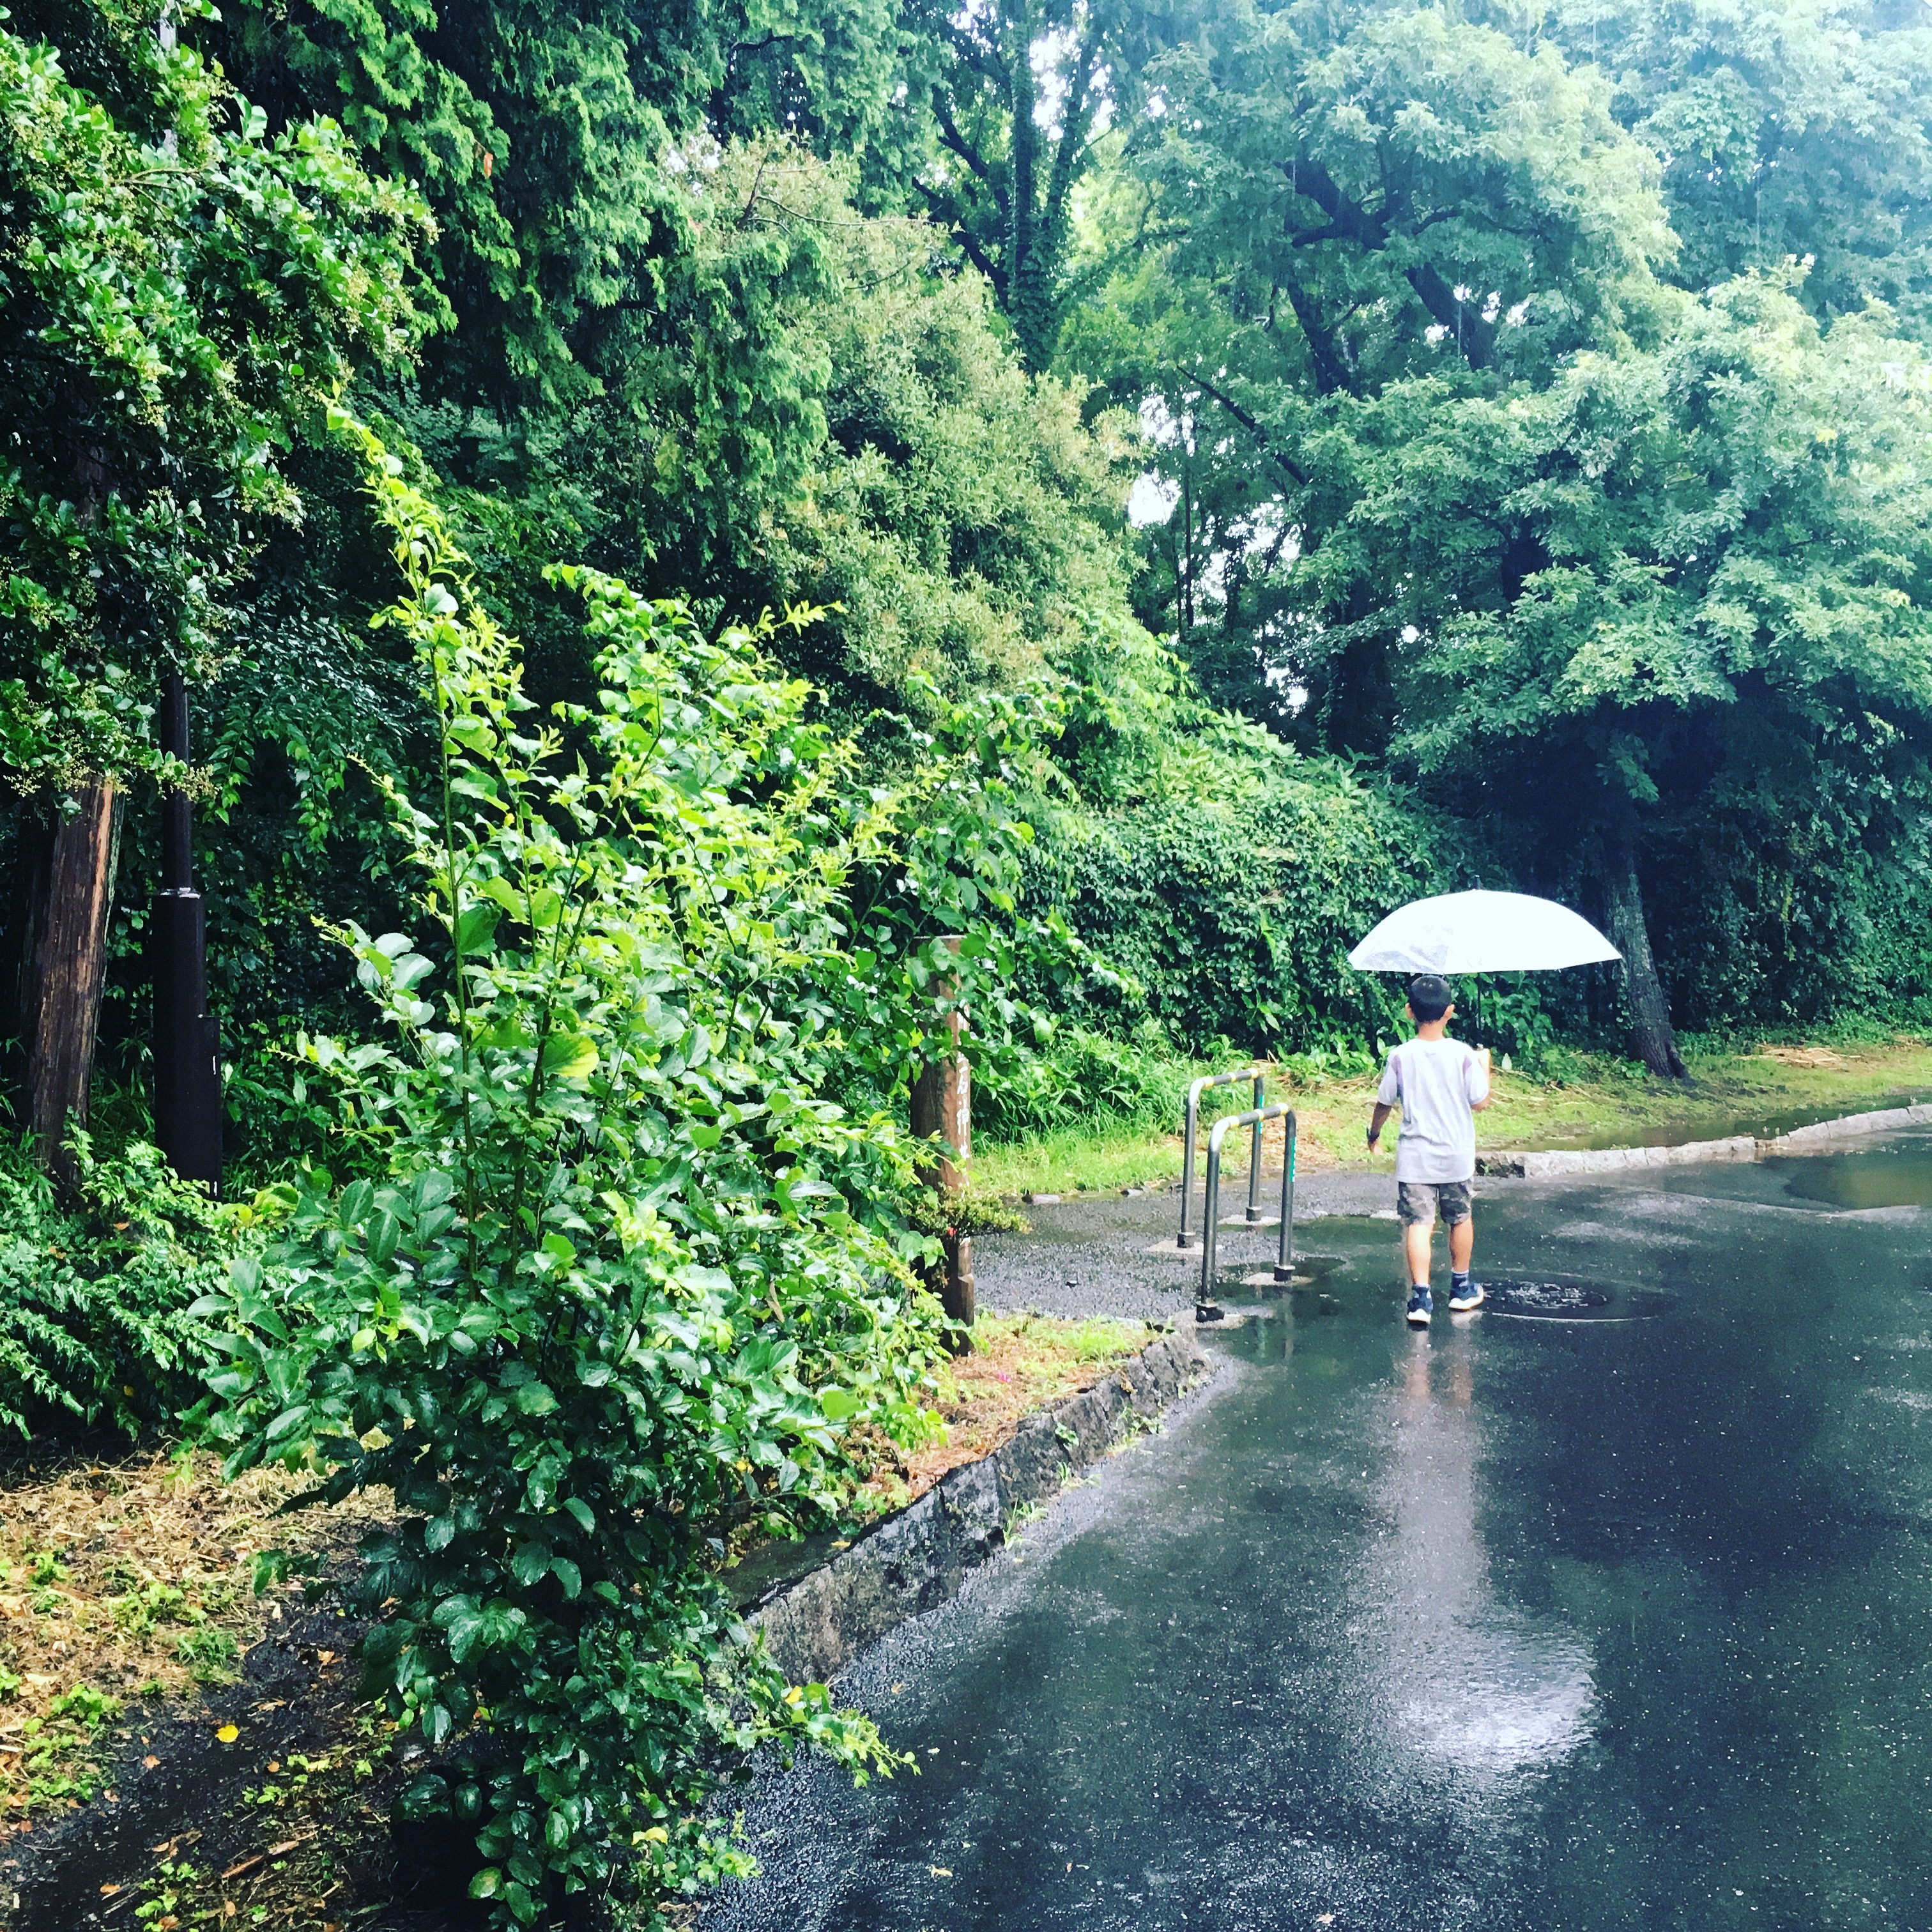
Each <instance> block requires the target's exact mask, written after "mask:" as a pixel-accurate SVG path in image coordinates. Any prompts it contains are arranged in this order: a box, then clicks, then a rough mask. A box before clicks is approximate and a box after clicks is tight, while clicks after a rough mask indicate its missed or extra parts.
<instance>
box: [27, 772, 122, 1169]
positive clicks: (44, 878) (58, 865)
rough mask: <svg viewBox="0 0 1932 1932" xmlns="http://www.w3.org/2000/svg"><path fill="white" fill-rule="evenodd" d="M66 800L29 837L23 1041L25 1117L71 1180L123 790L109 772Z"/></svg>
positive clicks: (41, 1155)
mask: <svg viewBox="0 0 1932 1932" xmlns="http://www.w3.org/2000/svg"><path fill="white" fill-rule="evenodd" d="M73 798H74V805H75V807H76V809H75V811H74V813H73V814H71V816H66V815H63V814H62V812H61V811H60V810H59V808H58V805H57V804H56V805H54V806H53V807H52V815H51V817H50V818H49V819H46V820H42V821H41V823H40V825H39V826H38V827H37V830H36V832H34V833H32V834H30V837H31V838H33V840H34V844H33V846H32V849H31V854H30V855H28V864H27V865H26V866H25V867H24V868H23V871H24V873H25V875H26V884H27V893H26V898H27V907H28V912H27V919H28V924H27V930H26V935H25V943H24V944H23V946H22V947H21V952H20V1044H21V1049H22V1055H23V1060H24V1062H25V1067H24V1074H25V1079H24V1082H23V1084H24V1086H25V1088H26V1092H25V1094H24V1099H25V1101H26V1109H25V1112H26V1123H27V1126H28V1130H29V1131H30V1132H31V1133H32V1135H33V1136H34V1145H35V1152H36V1155H37V1158H38V1159H39V1160H40V1163H41V1165H42V1166H43V1167H45V1168H46V1169H48V1170H49V1172H51V1173H53V1174H55V1175H59V1176H60V1177H61V1178H62V1179H64V1180H69V1181H71V1180H72V1179H73V1178H74V1163H73V1162H72V1160H71V1159H70V1158H69V1157H68V1155H67V1154H66V1153H65V1151H64V1150H63V1148H62V1145H61V1142H62V1139H64V1138H65V1135H66V1133H67V1130H68V1124H69V1123H70V1122H74V1123H79V1124H85V1123H86V1119H87V1094H88V1086H89V1082H90V1081H91V1080H92V1078H93V1074H94V1046H95V1031H96V1028H97V1027H98V1024H99V1021H100V1017H101V988H102V986H103V984H104V982H105V980H106V979H107V919H108V914H109V913H110V911H111V910H112V909H113V903H114V873H115V864H116V862H117V860H118V857H119V849H120V841H121V802H122V801H121V794H120V793H118V791H117V790H115V787H114V784H113V781H112V780H110V779H103V780H102V781H101V782H100V783H99V784H93V785H87V786H84V787H82V788H81V789H80V790H78V791H77V792H76V793H74V795H73Z"/></svg>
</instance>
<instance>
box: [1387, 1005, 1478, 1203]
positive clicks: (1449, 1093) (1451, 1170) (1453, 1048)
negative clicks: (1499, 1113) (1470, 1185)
mask: <svg viewBox="0 0 1932 1932" xmlns="http://www.w3.org/2000/svg"><path fill="white" fill-rule="evenodd" d="M1489 1097H1490V1079H1489V1076H1488V1075H1487V1073H1484V1071H1483V1063H1482V1062H1481V1061H1480V1060H1478V1058H1476V1055H1475V1049H1473V1048H1472V1047H1467V1046H1464V1045H1463V1043H1462V1042H1461V1041H1460V1040H1404V1041H1403V1043H1402V1044H1401V1046H1398V1047H1397V1048H1396V1049H1394V1052H1391V1054H1390V1055H1389V1057H1388V1066H1387V1067H1384V1068H1383V1070H1382V1087H1381V1089H1380V1091H1379V1092H1378V1093H1377V1094H1376V1099H1377V1100H1379V1101H1380V1102H1381V1103H1382V1105H1383V1106H1385V1107H1393V1106H1395V1105H1396V1104H1397V1103H1398V1102H1400V1103H1401V1106H1402V1139H1400V1141H1399V1142H1397V1145H1396V1151H1395V1178H1397V1180H1398V1181H1471V1180H1473V1179H1474V1178H1475V1173H1476V1121H1475V1115H1474V1114H1473V1113H1472V1112H1471V1111H1470V1110H1471V1109H1472V1108H1473V1107H1475V1106H1478V1105H1480V1104H1481V1103H1482V1102H1483V1101H1484V1100H1487V1099H1488V1098H1489Z"/></svg>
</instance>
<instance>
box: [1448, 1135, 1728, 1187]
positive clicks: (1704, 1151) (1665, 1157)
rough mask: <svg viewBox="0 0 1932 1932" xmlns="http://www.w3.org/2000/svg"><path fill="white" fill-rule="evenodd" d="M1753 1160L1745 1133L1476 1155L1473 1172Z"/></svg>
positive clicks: (1521, 1174) (1531, 1174)
mask: <svg viewBox="0 0 1932 1932" xmlns="http://www.w3.org/2000/svg"><path fill="white" fill-rule="evenodd" d="M1756 1159H1757V1142H1756V1141H1755V1140H1754V1139H1753V1138H1752V1137H1751V1136H1750V1135H1749V1134H1733V1136H1731V1137H1730V1139H1728V1140H1721V1141H1686V1142H1684V1144H1683V1145H1682V1146H1681V1147H1633V1148H1560V1149H1555V1150H1553V1151H1550V1152H1549V1153H1547V1154H1478V1156H1477V1157H1476V1172H1478V1174H1497V1175H1516V1176H1517V1177H1518V1178H1520V1179H1523V1180H1526V1181H1533V1180H1535V1179H1536V1178H1538V1176H1540V1175H1546V1174H1608V1173H1612V1172H1619V1171H1621V1170H1622V1169H1625V1168H1632V1167H1682V1166H1686V1165H1688V1163H1691V1162H1692V1161H1697V1160H1756Z"/></svg>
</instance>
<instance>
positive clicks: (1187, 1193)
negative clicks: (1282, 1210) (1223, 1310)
mask: <svg viewBox="0 0 1932 1932" xmlns="http://www.w3.org/2000/svg"><path fill="white" fill-rule="evenodd" d="M1242 1080H1252V1081H1253V1082H1254V1083H1255V1089H1254V1101H1255V1105H1256V1107H1261V1106H1264V1105H1265V1104H1266V1103H1267V1100H1268V1070H1267V1068H1265V1067H1253V1066H1250V1067H1236V1068H1235V1070H1234V1071H1233V1072H1232V1073H1208V1074H1204V1075H1202V1077H1201V1078H1200V1079H1199V1080H1196V1081H1193V1082H1190V1084H1189V1086H1188V1089H1187V1120H1186V1122H1185V1124H1184V1125H1183V1127H1182V1128H1181V1133H1182V1136H1183V1138H1184V1146H1183V1148H1182V1150H1181V1232H1180V1235H1178V1237H1177V1238H1176V1239H1175V1244H1174V1245H1175V1249H1176V1250H1178V1252H1180V1253H1186V1252H1187V1250H1188V1249H1190V1248H1191V1247H1193V1245H1194V1237H1193V1235H1192V1234H1191V1233H1190V1232H1189V1231H1188V1226H1187V1211H1188V1209H1189V1208H1190V1206H1191V1205H1193V1200H1194V1143H1195V1142H1196V1140H1197V1139H1199V1136H1200V1133H1201V1097H1202V1094H1205V1093H1206V1092H1207V1091H1208V1088H1211V1087H1232V1086H1233V1085H1235V1083H1236V1082H1238V1081H1242ZM1242 1118H1244V1119H1246V1118H1247V1116H1246V1115H1243V1116H1242ZM1261 1151H1262V1130H1261V1129H1260V1128H1259V1127H1256V1130H1255V1144H1254V1149H1253V1152H1254V1159H1253V1160H1252V1161H1251V1162H1250V1164H1249V1168H1248V1219H1249V1220H1250V1221H1259V1220H1260V1219H1261V1210H1260V1206H1259V1202H1260V1196H1259V1194H1258V1193H1256V1190H1257V1189H1258V1188H1259V1186H1260V1185H1261V1181H1260V1175H1261Z"/></svg>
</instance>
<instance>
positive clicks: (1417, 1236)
mask: <svg viewBox="0 0 1932 1932" xmlns="http://www.w3.org/2000/svg"><path fill="white" fill-rule="evenodd" d="M1435 1235H1436V1223H1434V1222H1433V1221H1412V1222H1410V1223H1409V1226H1407V1227H1406V1228H1405V1229H1403V1231H1402V1246H1403V1253H1404V1254H1405V1255H1406V1256H1407V1257H1408V1259H1409V1280H1411V1281H1412V1282H1413V1283H1415V1285H1416V1286H1418V1288H1427V1286H1429V1264H1430V1259H1431V1256H1430V1250H1431V1249H1432V1248H1433V1246H1434V1243H1435Z"/></svg>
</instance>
